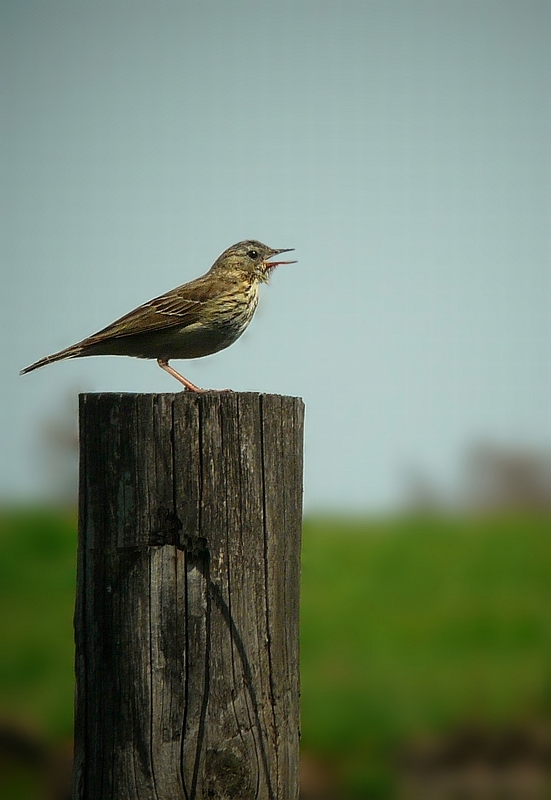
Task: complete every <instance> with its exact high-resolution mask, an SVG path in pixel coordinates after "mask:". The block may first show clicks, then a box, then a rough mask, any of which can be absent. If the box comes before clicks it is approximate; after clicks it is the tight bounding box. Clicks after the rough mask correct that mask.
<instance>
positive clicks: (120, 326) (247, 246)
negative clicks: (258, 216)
mask: <svg viewBox="0 0 551 800" xmlns="http://www.w3.org/2000/svg"><path fill="white" fill-rule="evenodd" d="M291 250H293V248H292V247H291V248H284V249H281V250H274V249H273V248H272V247H267V246H266V245H265V244H262V243H261V242H256V241H254V240H250V241H246V242H239V243H238V244H234V245H232V247H228V249H227V250H225V251H224V252H223V253H222V255H221V256H219V257H218V258H217V259H216V261H215V262H214V264H213V265H212V267H211V268H210V269H209V271H208V272H207V273H206V274H205V275H202V276H201V277H200V278H196V279H195V280H194V281H190V283H185V284H184V285H183V286H178V288H176V289H172V291H170V292H167V293H166V294H163V295H161V296H160V297H156V298H155V299H154V300H150V301H149V303H145V304H144V305H143V306H139V307H138V308H135V309H134V311H131V312H130V313H129V314H126V315H125V316H124V317H121V318H120V319H118V320H116V321H115V322H113V323H112V324H111V325H108V326H107V327H106V328H103V329H102V330H101V331H98V333H94V334H93V335H92V336H89V337H88V338H87V339H83V340H82V341H81V342H77V344H73V345H71V347H67V348H66V349H65V350H60V351H59V353H54V354H53V355H51V356H46V358H41V359H40V361H36V362H35V363H34V364H31V365H30V366H29V367H25V369H22V370H21V372H20V375H24V374H25V373H26V372H31V371H32V370H33V369H38V367H44V366H46V364H52V363H53V362H54V361H61V360H63V359H65V358H81V357H83V356H134V357H136V358H155V359H157V364H158V365H159V366H160V367H161V368H162V369H164V370H165V371H166V372H168V373H169V374H170V375H172V376H173V377H174V378H176V380H178V381H180V383H183V385H184V386H185V387H186V389H188V390H189V391H191V392H200V391H202V390H201V389H199V388H198V387H197V386H195V384H193V383H191V381H188V380H187V378H184V376H183V375H180V373H178V372H176V370H175V369H173V368H172V367H171V366H170V364H169V363H168V362H169V361H170V359H172V358H201V357H202V356H208V355H210V354H211V353H217V352H218V351H219V350H223V349H224V348H225V347H229V346H230V344H233V343H234V342H235V341H236V339H238V338H239V337H240V336H241V334H242V333H243V332H244V330H245V328H246V327H247V325H248V324H249V322H250V321H251V319H252V318H253V314H254V312H255V311H256V306H257V304H258V289H259V286H260V284H261V283H268V280H269V277H270V273H271V271H272V270H273V269H274V267H277V266H278V265H279V264H295V263H296V262H295V261H270V260H269V259H270V258H273V256H276V255H278V254H279V253H288V252H290V251H291Z"/></svg>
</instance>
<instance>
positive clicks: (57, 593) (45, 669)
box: [0, 510, 76, 739]
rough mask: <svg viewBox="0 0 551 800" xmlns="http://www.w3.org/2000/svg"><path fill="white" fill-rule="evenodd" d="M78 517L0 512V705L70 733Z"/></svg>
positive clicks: (52, 731) (53, 732)
mask: <svg viewBox="0 0 551 800" xmlns="http://www.w3.org/2000/svg"><path fill="white" fill-rule="evenodd" d="M75 562H76V518H75V515H74V514H68V513H63V512H59V511H54V510H48V511H44V510H37V511H25V512H21V511H19V512H18V511H4V512H2V513H1V514H0V637H1V638H0V713H1V714H2V716H3V717H8V718H14V719H22V720H23V721H25V722H27V723H28V724H30V725H31V726H33V725H35V726H36V727H37V729H38V730H39V731H41V732H42V733H43V734H44V735H45V736H46V737H48V738H56V739H57V738H64V737H67V736H70V735H71V734H72V724H73V723H72V719H73V629H72V616H73V604H74V591H75Z"/></svg>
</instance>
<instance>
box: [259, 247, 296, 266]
mask: <svg viewBox="0 0 551 800" xmlns="http://www.w3.org/2000/svg"><path fill="white" fill-rule="evenodd" d="M294 249H295V248H294V247H284V248H283V249H282V250H275V251H274V252H273V253H272V255H271V256H269V258H273V257H274V256H277V255H279V254H280V253H290V252H291V251H292V250H294ZM296 263H297V262H296V261H265V262H264V266H265V267H266V268H267V269H273V267H279V265H280V264H296Z"/></svg>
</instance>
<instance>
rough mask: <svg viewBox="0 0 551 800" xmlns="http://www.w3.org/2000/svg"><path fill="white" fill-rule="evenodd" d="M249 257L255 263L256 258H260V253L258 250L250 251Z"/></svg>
mask: <svg viewBox="0 0 551 800" xmlns="http://www.w3.org/2000/svg"><path fill="white" fill-rule="evenodd" d="M247 255H248V256H249V258H252V259H253V261H254V260H255V259H256V258H258V251H257V250H249V252H248V253H247Z"/></svg>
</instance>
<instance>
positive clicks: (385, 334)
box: [0, 0, 551, 800]
mask: <svg viewBox="0 0 551 800" xmlns="http://www.w3.org/2000/svg"><path fill="white" fill-rule="evenodd" d="M550 34H551V6H550V4H549V2H547V1H546V0H522V2H521V1H520V0H451V1H450V2H436V0H434V1H432V2H429V0H412V1H411V2H406V1H405V0H404V1H403V2H401V1H400V0H389V1H388V2H385V3H381V2H376V1H375V0H361V2H360V1H359V0H358V2H356V1H354V0H341V2H339V3H336V2H326V0H318V1H317V2H310V0H303V1H300V0H299V2H297V1H296V0H295V1H294V2H290V1H288V0H280V1H279V2H278V3H269V2H267V1H266V0H254V2H253V1H252V0H251V2H248V1H247V0H235V2H232V3H227V2H222V1H221V0H206V2H202V3H198V2H168V1H166V2H165V0H162V2H158V3H155V4H153V3H146V2H130V1H129V0H117V1H116V2H101V1H98V2H95V3H93V4H81V3H74V2H69V1H68V0H62V1H60V2H58V1H57V0H49V2H40V3H39V2H32V1H31V0H18V2H9V0H8V1H4V2H0V70H1V74H2V78H3V80H2V82H1V85H0V96H1V102H2V111H3V113H2V115H1V120H2V122H1V125H2V136H1V140H2V181H1V185H2V215H1V218H0V226H1V233H2V235H1V237H0V249H1V259H0V270H1V274H2V290H3V291H2V292H1V293H0V320H1V325H2V340H3V347H2V352H1V354H0V358H1V359H2V380H1V384H0V413H1V420H2V423H1V426H0V437H1V439H0V503H1V505H0V600H1V602H0V619H1V625H0V636H1V640H0V798H1V800H17V799H18V798H19V799H20V800H23V799H24V800H39V798H40V799H45V800H48V799H49V800H61V798H66V797H67V788H66V775H67V773H68V768H69V767H68V765H69V764H70V752H71V741H70V740H71V733H72V670H73V667H72V658H73V649H72V647H73V646H72V629H71V616H72V604H73V597H74V560H75V541H76V533H75V531H76V514H75V498H76V464H77V442H76V395H77V393H78V392H79V391H140V392H142V391H143V392H145V391H153V392H160V391H175V390H176V385H175V384H174V381H172V380H171V379H170V378H169V377H168V376H167V375H165V374H164V373H162V372H161V371H160V370H159V369H158V368H157V367H156V366H155V365H154V363H151V362H142V361H137V360H132V359H118V358H93V359H83V360H81V361H79V360H75V361H70V362H65V363H60V364H56V365H53V366H51V367H48V368H46V369H44V370H41V371H37V372H35V373H32V374H31V375H28V376H25V377H19V376H18V374H17V373H18V370H19V369H21V368H22V367H24V366H26V365H27V364H29V363H31V362H32V361H35V360H36V359H38V358H39V357H41V356H43V355H46V354H48V353H52V352H54V351H56V350H58V349H60V348H62V347H65V346H67V345H69V344H72V343H73V342H75V341H78V340H79V339H81V338H83V337H84V336H87V335H89V334H90V333H92V332H94V331H96V330H98V329H99V328H101V327H103V326H104V325H106V324H108V323H109V322H111V321H112V320H114V319H115V318H117V317H118V316H121V315H122V314H124V313H125V312H127V311H129V310H130V309H132V308H134V307H135V306H136V305H139V304H140V303H142V302H144V301H146V300H148V299H150V298H151V297H154V296H156V295H158V294H161V293H162V292H165V291H167V290H169V289H171V288H173V287H174V286H177V285H179V284H181V283H184V282H186V281H188V280H190V279H191V278H193V277H196V276H197V275H199V274H201V273H203V272H205V271H206V270H207V269H208V267H209V266H210V265H211V263H212V262H213V261H214V259H215V258H216V257H217V256H218V255H219V253H220V252H221V251H222V250H224V249H225V248H226V247H228V246H229V245H230V244H233V243H234V242H237V241H239V240H241V239H244V238H256V239H260V240H261V241H264V242H266V243H267V244H269V245H270V246H273V247H295V248H296V257H297V258H298V260H299V261H298V264H296V265H292V266H289V267H280V268H279V269H278V270H276V272H275V274H274V276H273V279H272V282H271V286H269V287H263V289H264V291H263V292H262V296H261V302H260V306H259V309H258V312H257V314H256V317H255V319H254V321H253V323H252V324H251V326H250V328H249V330H248V331H247V332H246V333H245V335H244V336H243V337H242V339H240V340H239V342H237V343H236V344H235V345H234V346H233V347H232V348H231V349H229V350H227V351H224V352H222V353H219V354H217V355H214V356H211V357H208V358H206V359H203V360H201V361H198V362H188V363H185V364H184V363H181V364H180V367H181V368H182V371H183V372H184V374H185V375H186V376H187V377H189V378H190V379H191V380H192V381H194V382H196V383H198V384H199V385H201V386H208V387H226V386H231V387H232V388H233V389H235V390H238V391H247V390H251V391H262V392H279V393H285V394H295V395H301V396H302V397H303V398H304V400H305V402H306V407H307V424H306V452H305V459H306V463H305V530H304V555H303V594H302V596H303V604H302V660H303V663H302V718H303V722H302V724H303V737H302V743H303V770H302V782H303V791H302V793H303V798H304V800H349V798H366V799H367V798H381V799H383V798H398V799H400V798H404V800H406V799H407V798H409V799H411V800H416V798H435V800H438V799H439V798H447V797H450V798H451V797H458V796H459V795H461V796H462V797H473V798H478V797H494V796H495V797H497V796H500V797H505V796H507V797H510V798H516V797H519V798H532V797H533V798H537V797H546V796H548V795H549V792H550V791H551V788H550V779H549V772H550V769H551V616H550V613H551V553H550V547H551V544H550V534H551V525H550V523H551V415H550V414H549V399H550V394H551V391H550V390H551V370H550V366H549V345H550V343H551V322H550V315H549V277H548V276H549V271H548V261H549V233H548V230H549V216H550V214H549V211H550V202H549V201H550V191H549V140H550V116H551V115H550V106H549V99H548V97H549V95H548V92H549V88H548V87H549V78H550V69H549V67H550V49H551V48H550V42H551V36H550ZM461 793H462V794H461ZM500 793H501V794H500Z"/></svg>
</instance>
